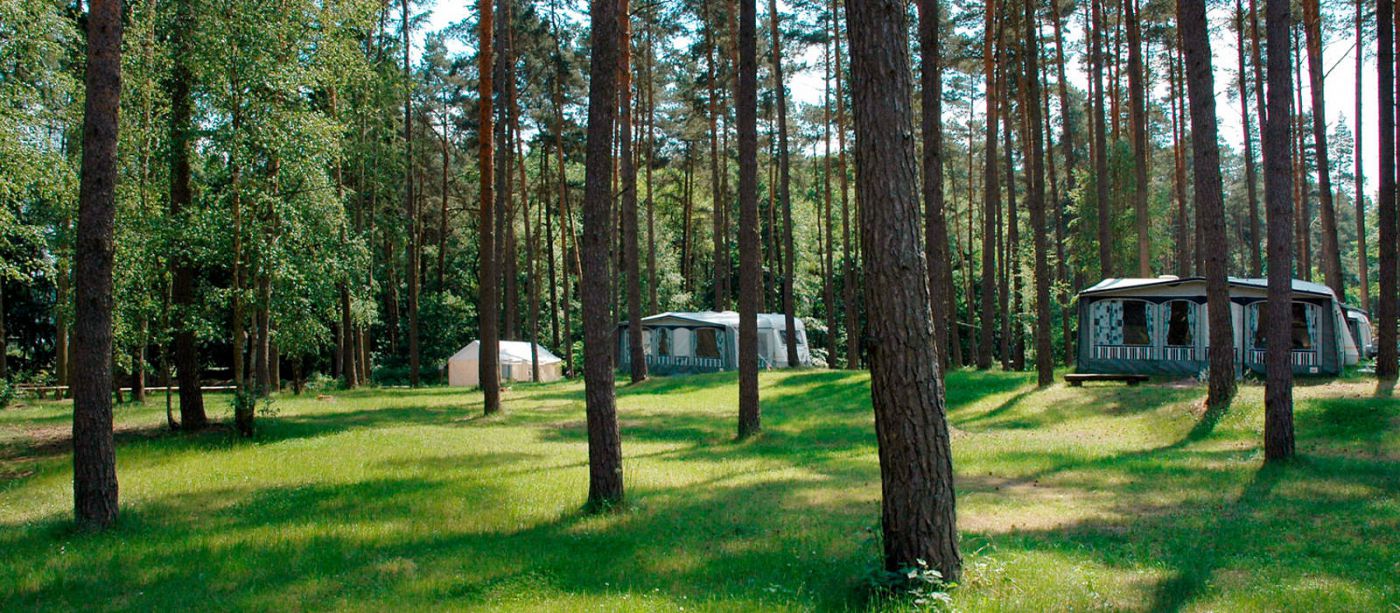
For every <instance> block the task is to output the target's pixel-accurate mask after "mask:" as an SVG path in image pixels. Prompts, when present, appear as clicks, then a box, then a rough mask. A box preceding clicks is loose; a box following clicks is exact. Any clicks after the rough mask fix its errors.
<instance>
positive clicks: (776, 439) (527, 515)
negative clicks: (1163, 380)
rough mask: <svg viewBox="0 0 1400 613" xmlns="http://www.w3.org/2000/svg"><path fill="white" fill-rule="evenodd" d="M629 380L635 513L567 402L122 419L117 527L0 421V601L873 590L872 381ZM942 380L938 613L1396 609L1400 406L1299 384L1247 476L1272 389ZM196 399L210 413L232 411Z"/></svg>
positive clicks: (570, 391)
mask: <svg viewBox="0 0 1400 613" xmlns="http://www.w3.org/2000/svg"><path fill="white" fill-rule="evenodd" d="M762 386H763V387H762V394H763V411H764V427H765V433H764V435H763V436H762V437H760V438H758V439H757V440H752V441H748V442H744V443H736V442H734V440H733V438H734V437H733V432H734V429H735V422H736V408H735V406H736V404H735V397H736V391H735V390H736V384H735V378H734V376H733V375H732V374H720V375H707V376H696V377H688V378H672V379H657V380H653V381H649V382H647V383H644V384H641V385H638V386H631V387H619V399H618V404H619V414H620V419H621V424H622V434H623V453H624V455H625V458H626V461H625V470H626V483H627V488H628V489H627V502H626V505H625V508H624V509H622V510H621V511H620V512H618V513H614V514H609V515H603V516H590V515H586V514H584V513H582V512H581V511H580V509H581V506H582V503H583V501H584V498H585V494H586V487H587V483H586V478H587V476H586V471H587V467H586V461H587V455H586V444H585V431H584V421H583V419H584V415H583V386H582V384H580V383H562V384H553V385H542V386H516V387H515V388H514V389H512V390H510V391H509V392H507V393H506V394H505V396H504V399H505V406H506V414H505V415H504V416H501V417H493V418H482V417H480V416H479V412H480V408H481V398H480V395H479V394H477V393H475V392H469V391H459V390H455V389H443V388H436V389H424V390H416V391H409V390H364V391H356V392H341V393H336V394H335V396H334V398H332V399H322V400H318V399H316V398H315V397H314V395H308V396H303V397H300V398H298V397H293V396H290V395H284V396H282V397H280V398H278V399H277V401H276V402H275V404H274V405H273V409H274V410H275V411H276V412H277V415H276V416H271V417H264V418H262V420H261V421H260V433H259V436H258V438H257V439H256V440H255V441H251V442H245V441H241V440H237V439H236V438H235V437H233V436H232V434H231V433H230V432H228V431H227V430H214V431H210V432H207V433H204V434H201V435H198V436H183V435H172V434H167V433H164V432H163V431H162V425H163V423H164V406H163V402H161V399H160V397H159V396H157V397H155V398H153V399H152V400H151V401H150V402H149V404H147V405H146V406H145V407H132V406H130V405H127V406H123V407H120V408H119V409H118V411H117V427H118V430H119V434H118V442H119V446H118V452H117V458H118V477H119V479H120V481H121V503H122V517H121V522H120V524H119V526H118V528H117V529H115V530H113V531H111V532H109V533H107V534H102V535H83V534H77V533H74V532H73V531H72V530H71V528H70V522H71V514H72V511H71V506H72V493H71V492H72V472H71V460H70V458H69V449H68V442H67V437H68V431H69V427H70V416H69V414H70V409H69V405H68V404H67V403H60V402H52V401H51V402H37V403H36V402H31V403H29V405H27V406H22V407H19V408H11V409H7V410H3V411H0V610H4V611H14V610H23V609H32V608H45V609H76V608H84V609H140V610H165V609H175V608H180V609H201V610H207V609H263V610H286V609H376V610H382V609H410V610H411V609H422V608H452V609H456V608H487V609H505V610H521V609H529V610H541V609H544V610H576V609H594V610H598V609H601V610H655V609H661V610H680V609H682V608H684V609H686V610H696V609H699V610H742V611H748V610H755V609H780V610H781V609H826V610H830V609H836V610H841V609H854V610H869V609H882V608H893V607H894V606H896V605H898V604H900V603H898V602H891V601H879V600H872V599H871V598H870V596H869V591H868V590H867V589H866V587H865V586H866V581H867V578H868V577H870V576H871V569H872V568H874V566H875V565H876V562H877V560H878V554H879V546H878V540H877V539H878V537H879V530H878V522H879V495H880V485H879V484H880V481H879V470H878V466H877V463H876V453H875V437H874V432H873V427H872V416H871V413H870V407H869V377H868V376H867V375H866V374H864V373H846V372H814V371H808V372H791V373H767V374H764V375H763V378H762ZM1203 394H1204V391H1203V389H1202V388H1200V387H1191V388H1181V387H1172V386H1167V385H1146V386H1140V387H1133V388H1128V387H1119V386H1089V387H1085V388H1082V389H1081V388H1067V387H1064V386H1062V385H1057V386H1055V387H1052V388H1049V389H1047V390H1043V391H1036V390H1035V389H1034V386H1033V378H1032V376H1030V375H1023V374H1005V373H972V372H955V373H951V374H950V375H949V377H948V400H949V405H950V416H951V420H952V423H953V425H954V427H955V429H956V431H955V433H954V438H953V452H954V466H955V467H956V470H957V490H958V522H959V528H960V529H961V532H962V548H963V552H964V555H965V558H966V560H965V562H966V564H965V567H966V576H965V578H964V581H963V584H962V586H960V587H959V588H957V589H956V590H955V591H954V593H953V603H954V607H955V608H957V609H960V610H1051V609H1053V610H1070V609H1073V610H1083V609H1114V610H1118V609H1127V610H1178V609H1188V610H1258V609H1281V610H1320V609H1321V610H1338V611H1398V610H1400V400H1397V399H1378V398H1376V397H1375V383H1374V382H1370V383H1368V382H1365V381H1363V380H1354V381H1341V382H1331V383H1325V384H1324V383H1315V384H1310V385H1305V386H1302V387H1299V388H1298V389H1297V391H1296V396H1297V398H1298V406H1297V432H1298V450H1299V454H1300V459H1299V460H1298V461H1296V462H1293V463H1291V464H1289V465H1286V466H1283V467H1270V468H1264V467H1263V464H1262V460H1263V452H1262V449H1261V446H1260V445H1261V440H1262V430H1263V415H1262V414H1263V409H1262V404H1263V401H1262V397H1263V390H1262V388H1261V387H1259V386H1246V387H1244V388H1243V389H1242V390H1241V394H1240V397H1239V399H1238V400H1237V401H1236V402H1235V404H1234V407H1233V408H1232V409H1231V410H1230V411H1229V412H1228V413H1227V414H1225V415H1224V416H1223V417H1222V418H1220V419H1219V420H1218V421H1215V422H1214V423H1211V422H1212V421H1214V420H1203V419H1202V418H1201V416H1200V414H1199V412H1198V411H1197V408H1196V407H1197V405H1198V404H1199V401H1200V399H1201V397H1202V395H1203ZM208 404H209V406H210V410H211V417H215V418H222V419H229V418H230V417H231V411H230V410H229V409H228V402H227V397H226V396H214V397H212V398H211V399H210V400H209V401H208Z"/></svg>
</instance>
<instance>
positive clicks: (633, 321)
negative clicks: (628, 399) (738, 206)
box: [617, 0, 647, 383]
mask: <svg viewBox="0 0 1400 613" xmlns="http://www.w3.org/2000/svg"><path fill="white" fill-rule="evenodd" d="M617 1H618V2H619V3H620V4H621V6H620V8H619V12H620V15H619V19H621V22H620V23H619V24H618V29H619V34H618V36H619V45H618V49H619V52H620V54H621V55H620V59H619V61H620V63H619V64H618V66H617V74H618V81H619V83H618V90H617V94H618V108H619V109H620V117H619V118H618V124H619V126H618V127H619V130H618V132H619V139H620V141H621V142H620V149H621V157H620V160H619V162H620V165H621V175H622V177H621V178H622V188H621V192H620V193H619V196H620V199H621V201H622V202H621V206H622V259H623V271H622V274H623V275H625V276H626V278H627V350H628V353H629V354H630V360H629V362H630V366H631V375H632V382H633V383H637V382H640V381H644V380H646V378H647V356H646V352H645V351H644V350H643V347H642V280H641V278H640V277H641V265H640V264H641V262H640V259H641V258H640V257H638V256H639V253H638V250H639V249H640V244H639V242H638V239H637V225H638V222H637V165H636V164H635V163H634V162H635V158H633V157H632V15H631V10H630V6H629V5H630V4H631V3H630V2H629V0H617Z"/></svg>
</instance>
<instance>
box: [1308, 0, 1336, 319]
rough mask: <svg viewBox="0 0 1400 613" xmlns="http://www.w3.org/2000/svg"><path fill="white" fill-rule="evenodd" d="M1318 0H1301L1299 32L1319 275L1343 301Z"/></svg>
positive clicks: (1320, 15) (1320, 14) (1320, 13)
mask: <svg viewBox="0 0 1400 613" xmlns="http://www.w3.org/2000/svg"><path fill="white" fill-rule="evenodd" d="M1318 1H1319V0H1302V4H1303V32H1304V33H1305V35H1306V38H1307V52H1308V85H1309V89H1310V91H1311V92H1312V119H1313V121H1312V123H1313V155H1314V156H1315V157H1316V160H1317V191H1318V204H1319V206H1320V207H1321V209H1322V211H1321V217H1322V245H1321V247H1322V276H1323V278H1324V279H1325V280H1326V281H1327V286H1328V287H1330V288H1332V293H1334V294H1336V295H1337V299H1338V300H1343V301H1345V300H1346V297H1347V294H1346V288H1345V284H1344V281H1343V279H1342V253H1341V249H1340V247H1339V246H1338V245H1337V209H1336V207H1335V206H1334V205H1333V202H1332V171H1331V168H1330V167H1329V166H1328V159H1327V158H1328V151H1327V109H1326V104H1325V99H1326V95H1327V92H1325V91H1323V88H1322V87H1323V76H1322V72H1323V70H1324V67H1323V65H1322V12H1321V9H1320V7H1319V6H1318Z"/></svg>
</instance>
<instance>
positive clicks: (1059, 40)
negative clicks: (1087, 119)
mask: <svg viewBox="0 0 1400 613" xmlns="http://www.w3.org/2000/svg"><path fill="white" fill-rule="evenodd" d="M1050 9H1051V17H1052V18H1054V20H1055V75H1056V85H1057V88H1058V90H1059V92H1058V93H1059V98H1060V124H1061V126H1062V129H1063V134H1064V136H1063V137H1061V142H1060V146H1061V147H1063V148H1064V157H1065V191H1064V196H1062V197H1057V198H1056V199H1055V253H1056V260H1057V261H1058V262H1059V263H1060V266H1059V267H1060V281H1061V283H1062V286H1063V287H1064V290H1063V291H1062V292H1061V293H1060V328H1061V331H1062V332H1061V333H1062V335H1063V337H1064V343H1065V349H1064V351H1065V364H1071V363H1073V360H1074V357H1073V356H1074V335H1073V334H1071V333H1070V319H1071V317H1070V311H1071V309H1070V303H1071V301H1072V300H1073V296H1072V294H1071V292H1072V291H1073V290H1074V284H1072V283H1070V276H1069V263H1068V259H1067V256H1066V253H1065V240H1064V232H1065V226H1066V225H1067V224H1068V220H1067V219H1066V216H1065V203H1066V201H1067V200H1068V199H1069V194H1073V193H1074V191H1075V183H1076V177H1075V171H1076V170H1077V166H1078V164H1077V161H1076V160H1077V158H1075V156H1074V125H1075V121H1074V115H1073V113H1072V112H1071V107H1070V103H1069V82H1068V79H1066V78H1065V41H1064V32H1063V31H1064V25H1063V18H1062V17H1061V16H1060V3H1059V2H1051V3H1050ZM1046 115H1047V117H1046V121H1047V123H1048V122H1049V117H1048V115H1049V111H1046ZM1051 176H1052V177H1053V176H1054V173H1053V172H1052V173H1051Z"/></svg>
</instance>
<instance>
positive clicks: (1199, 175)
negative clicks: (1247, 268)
mask: <svg viewBox="0 0 1400 613" xmlns="http://www.w3.org/2000/svg"><path fill="white" fill-rule="evenodd" d="M1176 10H1177V20H1178V24H1179V27H1180V28H1181V32H1182V38H1181V42H1182V54H1183V55H1184V56H1185V61H1186V95H1187V96H1188V98H1189V99H1190V106H1191V154H1192V171H1193V173H1194V179H1195V190H1194V193H1195V204H1196V215H1197V217H1198V219H1199V220H1200V222H1199V225H1200V227H1201V232H1202V236H1203V238H1204V239H1205V240H1204V241H1202V243H1201V245H1200V248H1201V251H1202V256H1203V260H1204V262H1205V273H1206V274H1205V277H1206V311H1207V316H1208V317H1209V329H1210V346H1211V347H1215V348H1218V349H1216V350H1215V351H1211V352H1210V385H1209V391H1208V394H1207V396H1206V404H1207V406H1209V407H1210V408H1212V409H1222V410H1223V409H1224V408H1225V407H1227V406H1229V404H1230V400H1231V398H1233V397H1234V395H1235V357H1234V352H1233V351H1226V350H1225V349H1224V348H1226V347H1234V338H1235V335H1234V328H1233V327H1232V323H1231V319H1230V289H1229V286H1228V280H1227V278H1226V277H1227V274H1228V273H1227V270H1226V266H1227V264H1228V263H1227V261H1226V260H1227V256H1228V253H1227V251H1226V244H1227V243H1226V242H1225V202H1224V196H1223V195H1222V187H1221V178H1220V143H1219V134H1220V133H1219V131H1218V129H1217V126H1216V115H1215V78H1214V75H1213V74H1212V72H1211V49H1210V35H1209V29H1208V27H1207V25H1206V5H1205V0H1177V4H1176Z"/></svg>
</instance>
